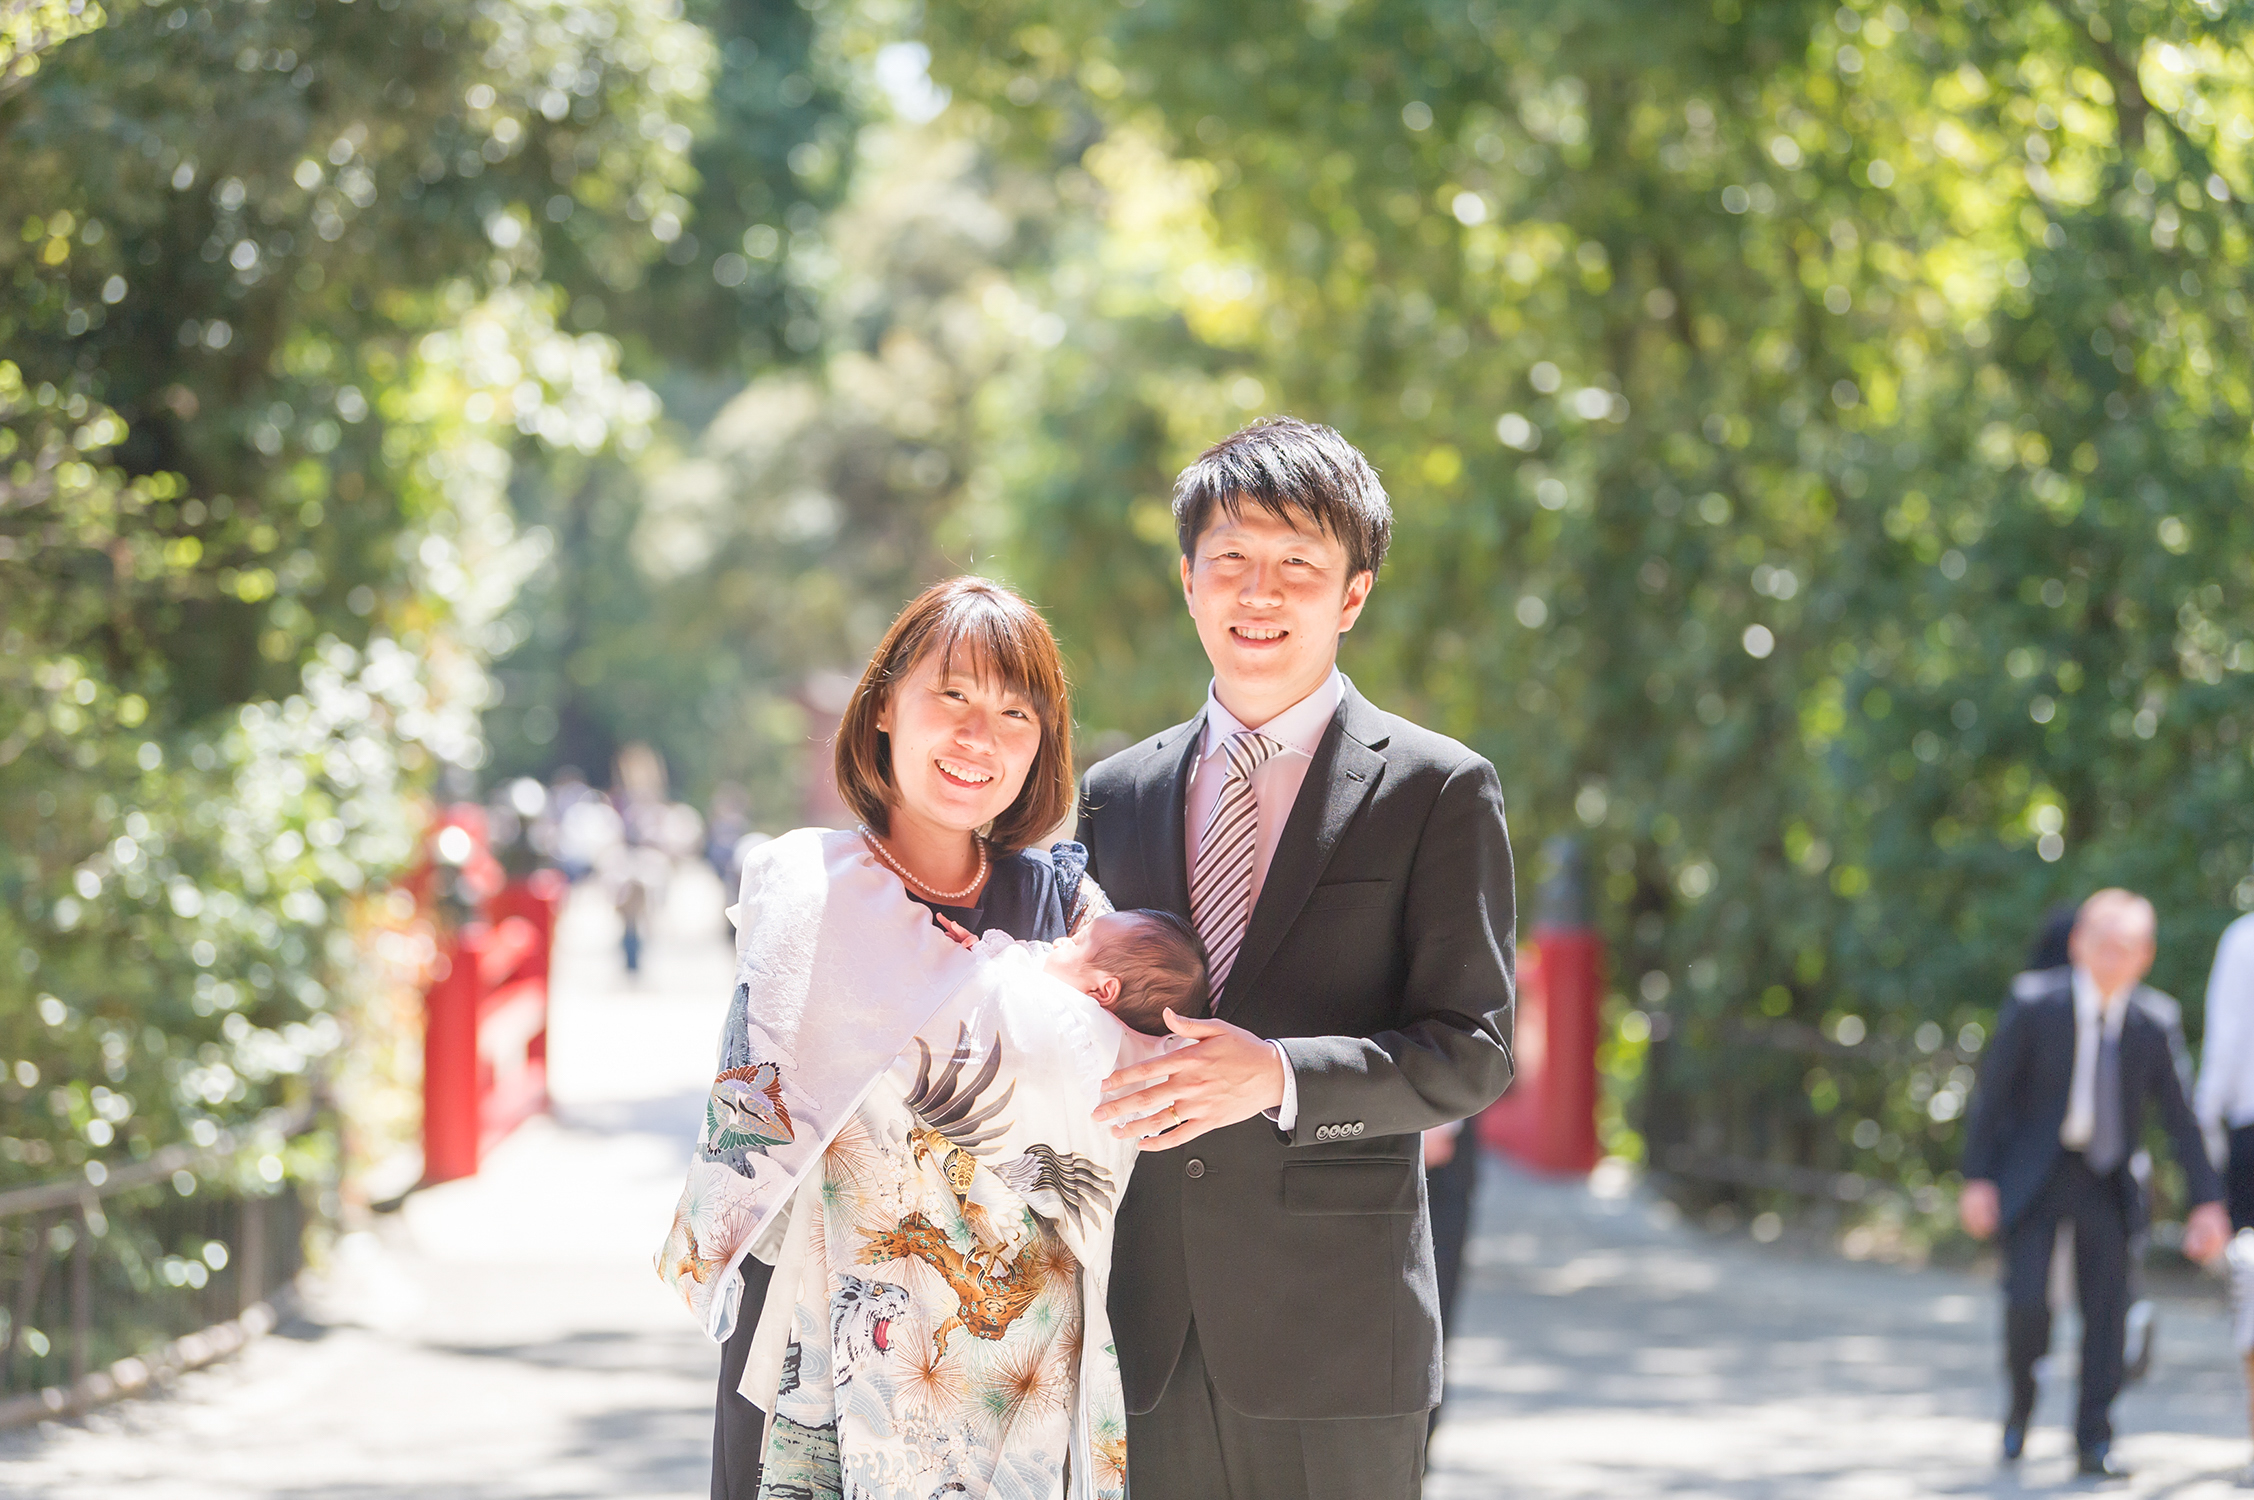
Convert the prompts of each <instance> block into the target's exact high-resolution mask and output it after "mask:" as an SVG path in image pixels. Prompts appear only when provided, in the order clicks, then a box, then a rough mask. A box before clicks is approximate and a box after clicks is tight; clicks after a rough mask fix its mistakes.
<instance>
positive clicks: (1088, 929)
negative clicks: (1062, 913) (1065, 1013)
mask: <svg viewBox="0 0 2254 1500" xmlns="http://www.w3.org/2000/svg"><path fill="white" fill-rule="evenodd" d="M1133 920H1134V918H1132V917H1127V916H1122V915H1121V914H1120V913H1118V912H1110V913H1107V914H1105V915H1104V916H1100V917H1098V918H1096V920H1094V921H1093V922H1090V923H1089V924H1088V925H1087V926H1085V927H1083V928H1081V929H1080V930H1079V931H1078V932H1077V933H1075V934H1073V935H1072V936H1071V937H1068V938H1061V939H1059V940H1058V941H1057V943H1056V945H1055V946H1054V947H1052V948H1050V949H1049V956H1048V957H1047V958H1046V959H1044V960H1043V961H1042V963H1041V971H1042V972H1043V973H1044V974H1048V975H1050V976H1051V977H1053V978H1057V979H1061V980H1063V981H1064V982H1065V983H1066V984H1069V985H1071V986H1072V987H1073V988H1074V989H1076V990H1078V991H1079V992H1080V993H1081V994H1083V995H1092V996H1094V997H1095V999H1096V1001H1097V1002H1098V1003H1099V1004H1101V1005H1102V1006H1103V1007H1104V1008H1105V1009H1107V1010H1108V1009H1110V1008H1111V1006H1112V1005H1113V1004H1115V1003H1116V1002H1117V1001H1118V999H1119V981H1118V979H1117V978H1116V977H1114V976H1113V974H1112V973H1111V971H1110V970H1108V969H1106V968H1105V967H1104V963H1103V959H1104V946H1105V944H1106V942H1107V941H1108V940H1109V939H1110V938H1111V937H1113V936H1114V935H1116V934H1117V933H1118V932H1119V931H1120V929H1121V928H1122V927H1124V926H1125V925H1126V924H1128V923H1129V922H1132V921H1133Z"/></svg>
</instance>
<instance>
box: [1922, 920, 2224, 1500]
mask: <svg viewBox="0 0 2254 1500" xmlns="http://www.w3.org/2000/svg"><path fill="white" fill-rule="evenodd" d="M2157 930H2158V923H2157V918H2156V917H2155V915H2154V913H2153V909H2152V903H2151V902H2149V901H2147V900H2145V899H2144V898H2143V897H2142V896H2138V895H2135V894H2133V893H2131V892H2129V891H2124V890H2103V891H2099V892H2098V893H2097V894H2096V895H2094V896H2092V897H2090V899H2089V900H2087V901H2085V902H2083V903H2082V909H2081V912H2080V915H2079V916H2078V918H2077V919H2076V921H2075V925H2074V931H2073V935H2072V937H2071V938H2070V939H2069V942H2068V952H2069V956H2070V957H2071V959H2072V963H2071V965H2070V966H2069V967H2068V968H2066V969H2064V970H2051V971H2049V974H2050V976H2051V977H2050V980H2049V982H2048V983H2047V984H2044V985H2042V986H2040V987H2036V986H2027V987H2025V988H2024V990H2023V992H2021V993H2018V994H2015V996H2014V1000H2013V1003H2012V1004H2010V1005H2008V1006H2007V1007H2006V1008H2005V1011H2004V1013H2003V1016H2002V1018H2001V1020H2000V1021H1999V1023H1998V1025H1997V1028H1996V1039H1995V1041H1994V1043H1993V1044H1991V1046H1990V1047H1989V1049H1988V1055H1987V1058H1986V1060H1985V1062H1984V1063H1983V1065H1982V1067H1981V1071H1980V1081H1979V1085H1978V1087H1977V1089H1976V1090H1975V1092H1974V1094H1973V1098H1972V1115H1971V1120H1970V1124H1969V1128H1968V1130H1967V1133H1966V1140H1965V1151H1964V1174H1965V1184H1964V1189H1963V1192H1962V1194H1961V1195H1960V1197H1959V1199H1958V1209H1959V1212H1960V1214H1961V1215H1962V1217H1963V1220H1964V1226H1965V1229H1966V1230H1967V1231H1968V1232H1969V1233H1971V1234H1972V1235H1973V1236H1974V1237H1975V1238H1978V1239H1986V1238H1987V1237H1988V1236H1990V1235H1992V1234H1994V1233H1996V1232H1997V1231H1998V1230H1999V1229H2000V1230H2001V1231H2002V1232H2003V1235H2004V1346H2005V1349H2004V1360H2005V1368H2006V1370H2007V1372H2008V1374H2009V1376H2010V1380H2011V1410H2010V1413H2009V1415H2007V1416H2006V1417H2005V1419H2004V1440H2003V1453H2004V1458H2005V1459H2006V1460H2007V1461H2008V1460H2014V1459H2017V1458H2018V1457H2019V1455H2020V1453H2021V1451H2022V1450H2023V1449H2024V1447H2025V1445H2026V1441H2027V1424H2028V1421H2029V1420H2030V1419H2031V1418H2032V1417H2033V1415H2034V1410H2035V1395H2036V1390H2035V1362H2036V1361H2037V1360H2039V1359H2041V1358H2042V1357H2043V1355H2044V1354H2045V1353H2047V1352H2048V1350H2049V1348H2050V1333H2051V1316H2050V1304H2049V1300H2048V1291H2049V1283H2050V1266H2051V1252H2052V1249H2053V1247H2054V1246H2055V1244H2056V1242H2057V1238H2058V1228H2059V1225H2060V1224H2062V1223H2069V1224H2072V1225H2073V1227H2074V1281H2075V1288H2076V1291H2077V1294H2078V1295H2079V1297H2080V1300H2081V1307H2082V1382H2081V1384H2082V1389H2081V1401H2080V1406H2079V1410H2078V1412H2077V1414H2076V1418H2075V1424H2074V1440H2075V1446H2076V1448H2077V1449H2078V1450H2079V1454H2080V1459H2079V1464H2078V1469H2079V1472H2080V1473H2082V1474H2084V1475H2087V1476H2091V1477H2117V1476H2119V1475H2121V1474H2123V1473H2124V1472H2125V1471H2124V1470H2123V1469H2122V1468H2121V1466H2120V1465H2119V1464H2118V1463H2117V1462H2116V1461H2115V1460H2114V1459H2113V1457H2112V1456H2111V1449H2112V1444H2113V1425H2112V1407H2113V1398H2114V1397H2115V1396H2116V1395H2117V1394H2118V1393H2119V1391H2120V1388H2121V1373H2122V1340H2123V1335H2124V1331H2125V1329H2124V1323H2125V1319H2126V1314H2127V1306H2128V1283H2129V1247H2130V1240H2131V1237H2132V1235H2133V1232H2134V1229H2135V1226H2136V1224H2137V1223H2138V1221H2139V1219H2140V1217H2141V1215H2142V1207H2141V1204H2140V1202H2139V1199H2140V1197H2141V1194H2140V1190H2139V1187H2138V1184H2137V1180H2136V1177H2135V1175H2134V1174H2133V1173H2132V1172H2131V1171H2130V1170H2129V1158H2130V1156H2131V1154H2132V1153H2133V1152H2134V1149H2135V1145H2136V1140H2137V1137H2138V1136H2139V1134H2140V1133H2141V1131H2142V1127H2143V1125H2144V1121H2145V1115H2146V1111H2147V1106H2148V1105H2157V1106H2158V1108H2159V1110H2160V1115H2161V1118H2162V1121H2163V1123H2164V1124H2165V1125H2166V1126H2167V1129H2168V1134H2169V1137H2170V1140H2171V1142H2172V1144H2173V1146H2174V1149H2175V1153H2176V1158H2177V1162H2178V1164H2179V1165H2180V1166H2181V1167H2182V1168H2183V1171H2184V1176H2185V1179H2186V1181H2187V1183H2188V1185H2189V1189H2190V1194H2191V1199H2192V1202H2193V1203H2194V1204H2195V1205H2196V1206H2195V1207H2194V1208H2193V1209H2192V1210H2191V1212H2190V1214H2189V1215H2188V1216H2187V1218H2186V1221H2185V1225H2184V1252H2185V1253H2186V1254H2187V1255H2190V1256H2192V1257H2193V1258H2194V1259H2197V1260H2209V1259H2212V1258H2213V1257H2214V1256H2216V1255H2218V1254H2220V1253H2221V1251H2222V1249H2223V1245H2224V1242H2225V1241H2226V1240H2227V1239H2228V1237H2229V1227H2228V1224H2227V1221H2226V1220H2225V1218H2224V1215H2223V1210H2222V1204H2221V1202H2220V1199H2221V1197H2222V1184H2221V1182H2220V1180H2219V1179H2218V1178H2217V1177H2216V1175H2215V1170H2214V1168H2213V1167H2212V1166H2211V1165H2210V1164H2209V1162H2208V1160H2207V1153H2206V1150H2205V1147H2204V1145H2203V1143H2202V1142H2201V1139H2200V1135H2199V1127H2198V1124H2197V1122H2196V1121H2195V1119H2194V1118H2193V1116H2192V1112H2191V1105H2190V1103H2189V1101H2187V1100H2186V1099H2185V1097H2184V1090H2183V1084H2182V1081H2181V1080H2180V1079H2179V1078H2178V1077H2177V1074H2176V1067H2175V1061H2174V1059H2173V1058H2172V1057H2171V1056H2170V1054H2169V1049H2168V1038H2167V1034H2166V1033H2165V1032H2164V1031H2163V1030H2162V1028H2161V1026H2160V1024H2159V1022H2157V1021H2155V1020H2154V1019H2153V1017H2152V1015H2151V1013H2150V1012H2149V1011H2148V1010H2146V1009H2145V1008H2144V1007H2142V1006H2140V1005H2137V1004H2134V1003H2132V997H2133V995H2134V992H2135V991H2136V989H2137V988H2138V985H2139V982H2140V981H2141V980H2142V979H2143V978H2144V976H2145V974H2146V973H2147V972H2148V971H2149V970H2150V969H2151V968H2152V960H2153V956H2154V954H2155V952H2156V938H2157Z"/></svg>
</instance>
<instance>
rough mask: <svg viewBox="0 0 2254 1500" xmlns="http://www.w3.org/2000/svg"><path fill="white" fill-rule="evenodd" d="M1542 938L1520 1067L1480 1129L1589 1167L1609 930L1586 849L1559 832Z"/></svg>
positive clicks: (1539, 923)
mask: <svg viewBox="0 0 2254 1500" xmlns="http://www.w3.org/2000/svg"><path fill="white" fill-rule="evenodd" d="M1548 854H1549V858H1550V862H1551V865H1552V868H1553V873H1552V875H1551V877H1550V879H1549V880H1547V881H1545V882H1544V883H1543V886H1542V892H1541V896H1540V899H1539V903H1538V906H1537V915H1536V917H1535V923H1534V934H1533V940H1532V941H1531V942H1530V943H1528V944H1527V945H1526V947H1524V948H1522V949H1521V950H1520V952H1519V965H1518V1027H1517V1035H1516V1048H1515V1054H1516V1059H1517V1063H1518V1076H1517V1079H1516V1081H1515V1082H1513V1083H1512V1085H1511V1088H1510V1092H1509V1093H1507V1094H1505V1095H1504V1096H1503V1097H1502V1098H1501V1099H1499V1100H1497V1101H1496V1102H1495V1104H1494V1105H1493V1106H1492V1107H1490V1108H1489V1109H1488V1110H1487V1111H1486V1112H1485V1113H1484V1114H1483V1115H1481V1116H1480V1119H1479V1124H1478V1129H1479V1139H1480V1140H1481V1142H1482V1143H1483V1144H1485V1145H1486V1146H1488V1147H1489V1148H1490V1149H1492V1150H1496V1151H1500V1152H1502V1153H1503V1154H1504V1155H1506V1156H1509V1157H1511V1158H1512V1159H1513V1160H1515V1161H1518V1162H1520V1163H1521V1164H1523V1165H1525V1166H1528V1167H1532V1168H1533V1169H1534V1170H1536V1171H1538V1172H1556V1173H1562V1174H1569V1175H1579V1174H1582V1173H1586V1172H1587V1171H1588V1170H1589V1169H1590V1168H1592V1167H1594V1166H1595V1165H1596V1164H1597V1160H1598V1158H1599V1157H1600V1156H1601V1155H1602V1152H1601V1151H1600V1150H1599V1148H1598V1145H1597V1117H1596V1116H1597V1022H1598V1013H1599V1011H1600V1009H1601V1008H1602V1006H1603V1002H1604V940H1603V939H1602V938H1601V937H1599V936H1598V934H1597V932H1596V930H1595V929H1594V928H1593V927H1592V926H1590V924H1589V920H1588V908H1587V902H1586V900H1585V898H1584V895H1583V887H1582V869H1581V856H1580V850H1579V848H1578V846H1576V845H1575V844H1573V843H1572V842H1571V841H1570V840H1565V839H1558V840H1552V841H1551V843H1550V846H1549V849H1548Z"/></svg>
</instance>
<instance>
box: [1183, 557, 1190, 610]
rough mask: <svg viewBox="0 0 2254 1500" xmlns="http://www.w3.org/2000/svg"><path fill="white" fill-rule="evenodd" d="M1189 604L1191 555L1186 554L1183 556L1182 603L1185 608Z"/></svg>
mask: <svg viewBox="0 0 2254 1500" xmlns="http://www.w3.org/2000/svg"><path fill="white" fill-rule="evenodd" d="M1189 602H1190V555H1189V554H1188V553H1187V552H1185V553H1183V554H1182V603H1183V605H1184V606H1185V607H1187V606H1188V604H1189Z"/></svg>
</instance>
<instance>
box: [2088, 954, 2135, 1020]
mask: <svg viewBox="0 0 2254 1500" xmlns="http://www.w3.org/2000/svg"><path fill="white" fill-rule="evenodd" d="M2135 988H2136V986H2135V985H2134V984H2127V985H2123V986H2122V987H2121V988H2120V989H2119V990H2118V991H2116V992H2115V993H2113V994H2110V995H2101V994H2099V993H2098V989H2097V981H2096V980H2094V979H2092V978H2091V977H2090V976H2089V972H2088V971H2087V970H2085V969H2084V968H2082V967H2081V965H2079V964H2077V965H2075V967H2074V1014H2076V1015H2077V1016H2082V1017H2085V1018H2086V1017H2090V1016H2094V1015H2097V1014H2098V1013H2099V1012H2100V1011H2103V1012H2104V1014H2105V1019H2106V1021H2107V1023H2108V1024H2109V1026H2114V1027H2117V1026H2119V1025H2120V1020H2121V1016H2122V1014H2123V1012H2124V1011H2125V1010H2126V1009H2127V1001H2128V998H2129V992H2130V991H2132V990H2134V989H2135Z"/></svg>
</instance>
